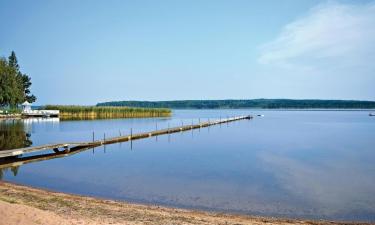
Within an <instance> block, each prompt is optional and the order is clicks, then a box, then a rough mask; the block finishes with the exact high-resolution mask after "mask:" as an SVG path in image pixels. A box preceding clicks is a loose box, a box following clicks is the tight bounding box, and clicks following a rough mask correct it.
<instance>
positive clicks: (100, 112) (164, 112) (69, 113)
mask: <svg viewBox="0 0 375 225" xmlns="http://www.w3.org/2000/svg"><path fill="white" fill-rule="evenodd" d="M43 108H44V109H46V110H60V118H61V119H106V118H144V117H166V116H170V115H171V110H170V109H164V108H158V109H154V108H135V107H108V106H102V107H100V106H74V105H47V106H45V107H43Z"/></svg>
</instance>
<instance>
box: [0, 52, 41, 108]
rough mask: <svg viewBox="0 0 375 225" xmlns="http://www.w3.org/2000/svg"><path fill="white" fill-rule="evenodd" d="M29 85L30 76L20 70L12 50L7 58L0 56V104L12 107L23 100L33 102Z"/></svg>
mask: <svg viewBox="0 0 375 225" xmlns="http://www.w3.org/2000/svg"><path fill="white" fill-rule="evenodd" d="M30 87H31V78H30V77H29V76H28V75H27V74H23V73H22V72H21V71H20V66H19V65H18V60H17V57H16V54H15V53H14V51H12V53H11V55H10V56H9V57H8V60H6V59H5V58H0V106H10V107H12V108H13V107H16V106H17V105H18V104H21V103H23V102H24V101H28V102H30V103H31V102H35V100H36V97H35V96H34V95H32V94H31V92H30Z"/></svg>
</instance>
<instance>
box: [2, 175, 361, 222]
mask: <svg viewBox="0 0 375 225" xmlns="http://www.w3.org/2000/svg"><path fill="white" fill-rule="evenodd" d="M0 218H1V219H0V225H12V224H24V225H34V224H49V225H57V224H59V225H60V224H61V225H66V224H90V225H97V224H129V225H133V224H134V225H135V224H155V225H159V224H160V225H161V224H163V225H164V224H228V225H230V224H231V225H234V224H237V225H239V224H269V225H273V224H321V225H323V224H365V223H344V222H333V221H311V220H292V219H280V218H269V217H255V216H243V215H230V214H222V213H209V212H203V211H194V210H184V209H176V208H167V207H159V206H152V205H141V204H133V203H126V202H119V201H112V200H105V199H98V198H91V197H83V196H78V195H71V194H64V193H58V192H52V191H47V190H42V189H36V188H30V187H26V186H21V185H16V184H12V183H8V182H0Z"/></svg>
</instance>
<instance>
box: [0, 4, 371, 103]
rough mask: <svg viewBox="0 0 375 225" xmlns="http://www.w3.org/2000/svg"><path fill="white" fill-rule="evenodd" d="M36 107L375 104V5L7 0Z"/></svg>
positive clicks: (5, 35)
mask: <svg viewBox="0 0 375 225" xmlns="http://www.w3.org/2000/svg"><path fill="white" fill-rule="evenodd" d="M0 19H1V21H2V22H1V24H0V28H1V29H0V30H1V35H0V55H1V56H8V55H9V54H10V51H11V50H14V51H15V52H16V54H17V56H18V58H19V62H20V65H21V69H22V70H23V71H24V72H26V73H27V74H29V75H30V76H31V77H32V81H33V87H32V91H33V92H34V94H35V95H36V96H37V97H38V101H37V104H87V105H89V104H95V103H97V102H101V101H110V100H174V99H237V98H238V99H252V98H298V99H304V98H314V99H317V98H321V99H362V100H375V63H374V62H375V29H374V27H375V1H319V0H283V1H278V0H274V1H270V0H266V1H248V0H245V1H240V0H235V1H229V0H228V1H219V0H212V1H209V0H205V1H198V0H197V1H194V0H186V1H183V0H181V1H174V0H171V1H151V0H149V1H142V0H139V1H138V0H137V1H125V0H124V1H120V0H119V1H88V0H87V1H84V0H82V1H75V0H71V1H38V0H35V1H26V0H25V1H18V0H3V1H1V2H0Z"/></svg>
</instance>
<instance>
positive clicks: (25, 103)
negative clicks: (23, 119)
mask: <svg viewBox="0 0 375 225" xmlns="http://www.w3.org/2000/svg"><path fill="white" fill-rule="evenodd" d="M22 105H31V103H29V102H28V101H25V102H24V103H22Z"/></svg>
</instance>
